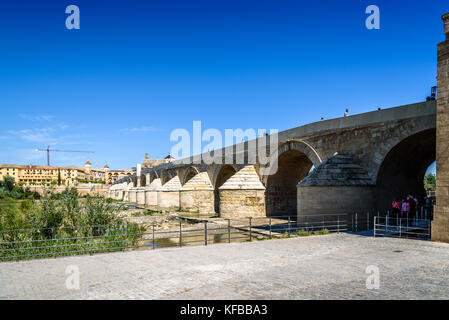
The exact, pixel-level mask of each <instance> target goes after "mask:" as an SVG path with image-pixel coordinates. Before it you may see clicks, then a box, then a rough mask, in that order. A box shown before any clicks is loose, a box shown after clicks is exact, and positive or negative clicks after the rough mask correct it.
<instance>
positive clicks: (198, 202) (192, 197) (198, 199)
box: [181, 190, 214, 213]
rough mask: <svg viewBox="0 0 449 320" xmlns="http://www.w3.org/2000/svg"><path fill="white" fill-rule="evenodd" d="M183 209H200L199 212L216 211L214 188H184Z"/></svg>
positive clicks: (182, 193) (182, 194) (182, 196)
mask: <svg viewBox="0 0 449 320" xmlns="http://www.w3.org/2000/svg"><path fill="white" fill-rule="evenodd" d="M181 209H182V210H189V211H198V212H199V213H213V212H214V191H213V190H182V191H181Z"/></svg>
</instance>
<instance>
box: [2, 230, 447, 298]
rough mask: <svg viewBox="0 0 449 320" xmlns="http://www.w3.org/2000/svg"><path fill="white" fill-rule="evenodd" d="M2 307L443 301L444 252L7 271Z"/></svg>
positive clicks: (277, 250)
mask: <svg viewBox="0 0 449 320" xmlns="http://www.w3.org/2000/svg"><path fill="white" fill-rule="evenodd" d="M69 265H75V266H78V267H79V270H80V289H79V290H68V289H66V278H67V277H68V275H66V273H65V271H66V268H67V266H69ZM370 265H375V266H378V267H379V270H380V288H379V289H378V290H368V289H366V279H367V277H368V276H369V275H368V274H367V273H366V268H367V267H368V266H370ZM0 299H449V245H448V244H441V243H432V242H423V241H415V240H405V239H382V238H372V237H366V236H362V235H354V234H338V235H329V236H316V237H307V238H292V239H282V240H271V241H259V242H251V243H249V242H246V243H232V244H216V245H210V246H207V247H206V246H198V247H188V248H171V249H158V250H155V251H152V250H146V251H131V252H125V253H109V254H99V255H94V256H78V257H67V258H56V259H54V258H53V259H42V260H31V261H21V262H3V263H0Z"/></svg>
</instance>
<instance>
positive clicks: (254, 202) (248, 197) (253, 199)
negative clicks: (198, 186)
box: [219, 165, 266, 218]
mask: <svg viewBox="0 0 449 320" xmlns="http://www.w3.org/2000/svg"><path fill="white" fill-rule="evenodd" d="M219 197H220V203H219V212H220V217H223V218H249V217H265V215H266V213H265V187H264V185H263V184H262V182H260V178H259V175H258V174H257V172H256V170H255V169H254V166H253V165H249V166H245V167H244V168H242V169H241V170H239V171H238V172H237V173H236V174H234V175H233V176H232V177H230V178H229V179H228V180H227V181H226V182H225V183H224V184H223V185H222V186H221V187H220V188H219Z"/></svg>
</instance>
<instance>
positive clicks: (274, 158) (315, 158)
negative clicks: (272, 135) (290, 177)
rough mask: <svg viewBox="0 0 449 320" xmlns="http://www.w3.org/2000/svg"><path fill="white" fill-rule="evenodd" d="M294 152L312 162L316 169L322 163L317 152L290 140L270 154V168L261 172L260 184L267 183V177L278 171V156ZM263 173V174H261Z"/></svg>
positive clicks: (296, 140) (312, 148) (299, 141)
mask: <svg viewBox="0 0 449 320" xmlns="http://www.w3.org/2000/svg"><path fill="white" fill-rule="evenodd" d="M293 150H296V151H298V152H300V153H302V154H304V155H306V156H307V158H308V159H309V160H310V161H311V162H312V165H313V166H314V167H318V166H319V165H320V164H321V162H322V161H323V159H322V156H321V155H320V154H319V153H318V151H317V150H316V149H315V148H314V147H313V146H312V145H311V144H309V143H307V142H306V141H303V140H299V139H291V140H288V141H286V142H284V143H282V144H280V145H279V147H278V148H277V149H276V150H274V151H273V152H271V154H270V159H269V163H270V165H271V167H270V168H265V170H261V177H262V182H263V183H264V184H266V183H267V180H268V177H269V176H270V175H274V174H276V171H277V169H278V167H279V166H278V165H277V164H278V160H279V156H280V155H281V154H283V153H286V152H287V151H293ZM262 173H263V174H262Z"/></svg>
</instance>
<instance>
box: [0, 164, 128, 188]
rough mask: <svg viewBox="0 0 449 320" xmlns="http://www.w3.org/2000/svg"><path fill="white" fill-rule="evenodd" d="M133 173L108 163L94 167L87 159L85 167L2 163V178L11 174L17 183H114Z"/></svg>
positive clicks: (0, 165) (0, 173) (69, 184)
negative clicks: (102, 166)
mask: <svg viewBox="0 0 449 320" xmlns="http://www.w3.org/2000/svg"><path fill="white" fill-rule="evenodd" d="M132 174H133V171H132V170H110V169H109V166H108V165H107V164H106V165H105V166H104V168H92V163H91V162H90V161H87V162H86V164H85V166H84V167H73V166H72V167H48V166H35V165H31V164H30V165H16V164H0V179H3V178H4V177H6V176H10V177H12V178H14V180H15V181H16V183H18V184H22V185H41V184H46V185H50V184H52V183H57V184H60V185H64V186H76V185H78V184H79V183H83V182H103V181H104V182H106V183H114V182H115V181H117V180H118V179H121V178H123V177H125V176H130V175H132Z"/></svg>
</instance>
